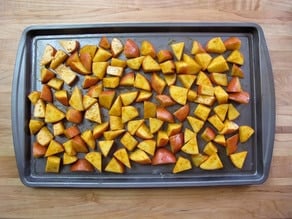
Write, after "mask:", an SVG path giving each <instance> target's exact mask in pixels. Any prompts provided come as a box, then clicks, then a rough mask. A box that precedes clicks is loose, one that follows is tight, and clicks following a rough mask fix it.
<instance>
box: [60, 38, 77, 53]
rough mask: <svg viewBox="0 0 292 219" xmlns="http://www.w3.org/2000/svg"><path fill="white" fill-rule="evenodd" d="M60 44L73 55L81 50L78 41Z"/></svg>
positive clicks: (62, 41) (64, 41)
mask: <svg viewBox="0 0 292 219" xmlns="http://www.w3.org/2000/svg"><path fill="white" fill-rule="evenodd" d="M59 43H60V45H61V46H62V47H63V48H64V49H65V50H66V52H67V53H72V52H74V51H76V50H77V49H79V42H78V41H77V40H60V41H59Z"/></svg>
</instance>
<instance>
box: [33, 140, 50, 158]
mask: <svg viewBox="0 0 292 219" xmlns="http://www.w3.org/2000/svg"><path fill="white" fill-rule="evenodd" d="M47 148H48V147H45V146H42V145H41V144H39V143H38V142H34V143H33V146H32V154H33V157H36V158H39V157H43V156H44V155H45V154H46V151H47Z"/></svg>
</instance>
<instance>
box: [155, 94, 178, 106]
mask: <svg viewBox="0 0 292 219" xmlns="http://www.w3.org/2000/svg"><path fill="white" fill-rule="evenodd" d="M155 98H156V100H157V101H158V102H159V104H160V106H161V107H168V106H173V105H175V102H174V101H173V100H172V99H171V97H170V96H167V95H165V94H160V95H156V96H155Z"/></svg>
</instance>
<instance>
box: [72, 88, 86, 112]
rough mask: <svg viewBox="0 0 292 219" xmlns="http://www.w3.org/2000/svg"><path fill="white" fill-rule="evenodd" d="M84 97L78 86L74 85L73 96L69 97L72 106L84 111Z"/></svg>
mask: <svg viewBox="0 0 292 219" xmlns="http://www.w3.org/2000/svg"><path fill="white" fill-rule="evenodd" d="M82 98H83V96H82V91H81V90H80V89H79V88H78V87H74V89H73V92H72V94H71V97H70V99H69V104H70V106H72V107H73V108H74V109H76V110H79V111H83V110H84V107H83V102H82Z"/></svg>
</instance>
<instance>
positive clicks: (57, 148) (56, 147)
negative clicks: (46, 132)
mask: <svg viewBox="0 0 292 219" xmlns="http://www.w3.org/2000/svg"><path fill="white" fill-rule="evenodd" d="M63 151H64V147H63V146H62V144H61V143H59V142H57V141H55V140H51V141H50V144H49V146H48V149H47V151H46V154H45V157H48V156H51V155H55V154H58V153H61V152H63Z"/></svg>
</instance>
